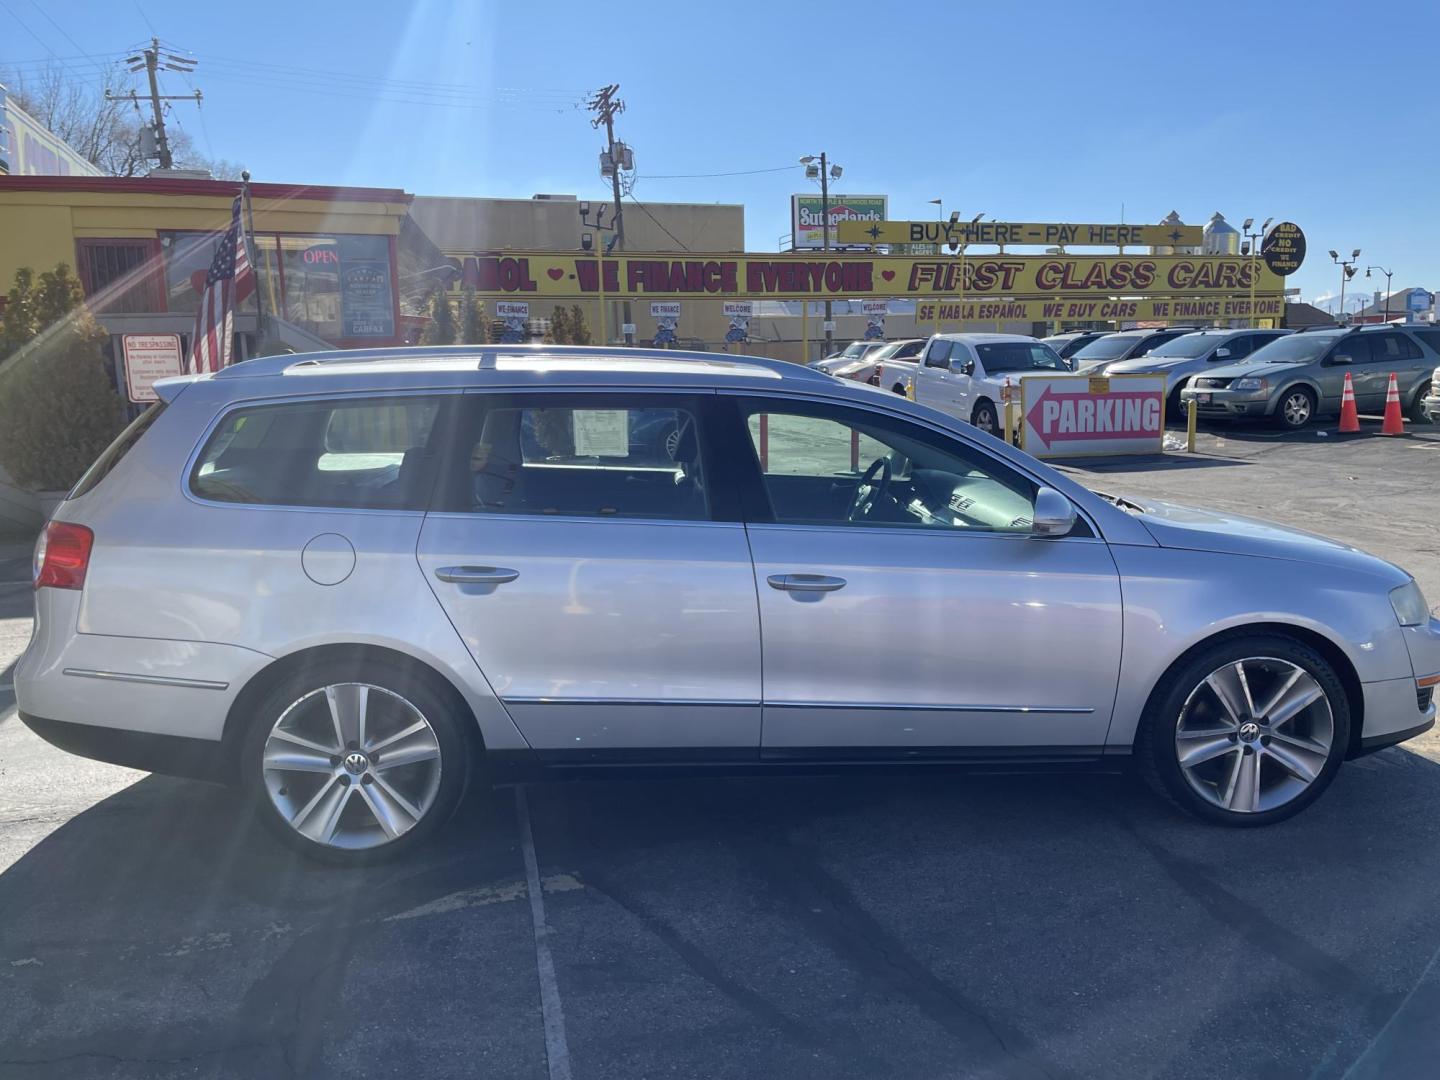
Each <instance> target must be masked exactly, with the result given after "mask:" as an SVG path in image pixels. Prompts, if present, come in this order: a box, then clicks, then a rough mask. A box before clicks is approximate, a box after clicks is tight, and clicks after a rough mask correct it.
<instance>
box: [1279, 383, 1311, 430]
mask: <svg viewBox="0 0 1440 1080" xmlns="http://www.w3.org/2000/svg"><path fill="white" fill-rule="evenodd" d="M1313 419H1315V393H1314V391H1312V390H1311V389H1310V388H1309V387H1305V386H1292V387H1291V388H1290V389H1289V390H1286V391H1285V393H1283V394H1281V395H1280V400H1279V401H1278V402H1276V404H1275V422H1276V423H1277V424H1279V425H1280V426H1281V427H1282V428H1284V429H1285V430H1287V431H1299V430H1300V429H1301V428H1303V427H1305V425H1306V424H1308V423H1310V421H1311V420H1313Z"/></svg>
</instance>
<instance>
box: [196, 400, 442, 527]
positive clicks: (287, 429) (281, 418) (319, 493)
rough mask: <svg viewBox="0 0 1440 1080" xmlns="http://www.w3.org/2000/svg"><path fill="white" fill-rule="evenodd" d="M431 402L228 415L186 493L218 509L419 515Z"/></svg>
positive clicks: (435, 408) (294, 407)
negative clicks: (231, 505)
mask: <svg viewBox="0 0 1440 1080" xmlns="http://www.w3.org/2000/svg"><path fill="white" fill-rule="evenodd" d="M441 404H442V399H440V398H433V397H405V398H366V399H360V400H345V401H337V400H327V401H301V402H294V403H287V404H283V405H260V406H256V407H254V408H246V409H236V410H235V411H233V412H231V413H229V414H227V415H226V416H225V418H224V419H223V420H222V421H221V422H220V426H219V427H218V428H216V429H215V433H214V434H213V435H211V437H210V440H209V442H207V443H206V444H205V449H204V451H203V452H202V453H201V455H200V460H199V462H198V463H197V464H196V467H195V471H194V473H193V474H192V475H191V477H190V490H191V491H193V492H194V493H195V494H196V495H199V496H200V497H201V498H206V499H214V500H216V501H218V502H235V503H262V504H269V505H273V506H320V507H337V508H348V509H380V510H419V509H424V506H425V503H426V501H427V498H428V495H429V477H430V474H431V469H430V458H429V454H428V452H427V447H428V446H429V444H430V436H431V432H432V430H433V429H434V428H435V424H436V419H437V417H438V415H439V412H440V408H441Z"/></svg>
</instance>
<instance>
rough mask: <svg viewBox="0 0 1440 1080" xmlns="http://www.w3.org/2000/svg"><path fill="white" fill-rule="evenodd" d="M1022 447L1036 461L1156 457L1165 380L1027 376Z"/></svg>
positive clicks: (1161, 433) (1162, 430)
mask: <svg viewBox="0 0 1440 1080" xmlns="http://www.w3.org/2000/svg"><path fill="white" fill-rule="evenodd" d="M1020 390H1021V393H1020V398H1021V402H1020V414H1021V421H1020V422H1021V425H1022V433H1021V439H1022V443H1021V445H1022V446H1024V447H1025V449H1026V450H1027V451H1028V452H1029V453H1031V454H1034V455H1035V456H1036V457H1042V458H1044V457H1097V456H1100V455H1102V454H1155V453H1159V452H1160V450H1161V449H1162V445H1163V439H1164V435H1165V376H1164V375H1112V376H1110V377H1109V378H1098V379H1091V378H1088V377H1086V376H1084V375H1054V376H1051V375H1027V376H1026V377H1025V378H1024V379H1022V380H1021V381H1020Z"/></svg>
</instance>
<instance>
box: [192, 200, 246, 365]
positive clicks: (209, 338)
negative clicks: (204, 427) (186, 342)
mask: <svg viewBox="0 0 1440 1080" xmlns="http://www.w3.org/2000/svg"><path fill="white" fill-rule="evenodd" d="M240 203H241V196H239V195H237V196H235V205H234V206H233V207H231V209H230V228H228V229H227V230H225V235H224V236H222V237H221V238H220V246H219V247H217V248H216V249H215V258H214V259H212V260H211V261H210V272H209V273H208V274H206V275H205V292H204V293H203V294H202V295H201V297H200V310H199V311H197V312H196V313H195V334H194V336H193V337H192V338H191V339H190V370H191V371H192V372H195V373H197V374H204V373H206V372H211V371H219V370H220V369H221V368H222V367H226V366H228V365H229V363H230V353H231V350H232V348H233V342H234V337H235V292H236V290H237V289H238V288H239V285H240V282H241V281H243V280H244V279H245V276H246V275H247V274H250V273H252V272H253V271H252V270H251V269H250V256H249V254H248V253H247V252H246V249H245V239H244V233H243V232H242V231H241V229H240Z"/></svg>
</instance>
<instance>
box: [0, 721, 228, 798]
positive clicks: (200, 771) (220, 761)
mask: <svg viewBox="0 0 1440 1080" xmlns="http://www.w3.org/2000/svg"><path fill="white" fill-rule="evenodd" d="M20 719H21V721H22V722H23V723H24V724H25V726H26V727H28V728H29V729H30V730H31V731H33V732H35V734H36V735H39V736H40V737H41V738H42V739H44V740H45V741H46V742H48V743H49V744H50V745H51V746H54V747H56V748H58V749H60V750H64V751H65V752H66V753H69V754H77V755H78V756H80V757H86V758H92V759H94V760H95V761H105V762H108V763H110V764H111V765H124V766H125V767H126V768H130V769H143V770H144V771H146V772H157V773H166V774H167V775H170V776H185V777H189V778H191V779H193V780H209V781H213V782H215V783H226V782H228V781H229V780H230V773H229V770H228V769H227V767H226V761H225V757H224V755H223V754H222V753H221V744H220V743H219V742H212V741H211V740H209V739H189V738H185V737H183V736H180V735H155V734H152V733H151V732H146V731H124V730H121V729H120V728H106V727H97V726H95V725H94V724H70V723H66V722H65V721H63V720H46V719H43V718H42V717H39V716H31V715H30V714H29V713H26V712H22V713H21V714H20Z"/></svg>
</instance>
